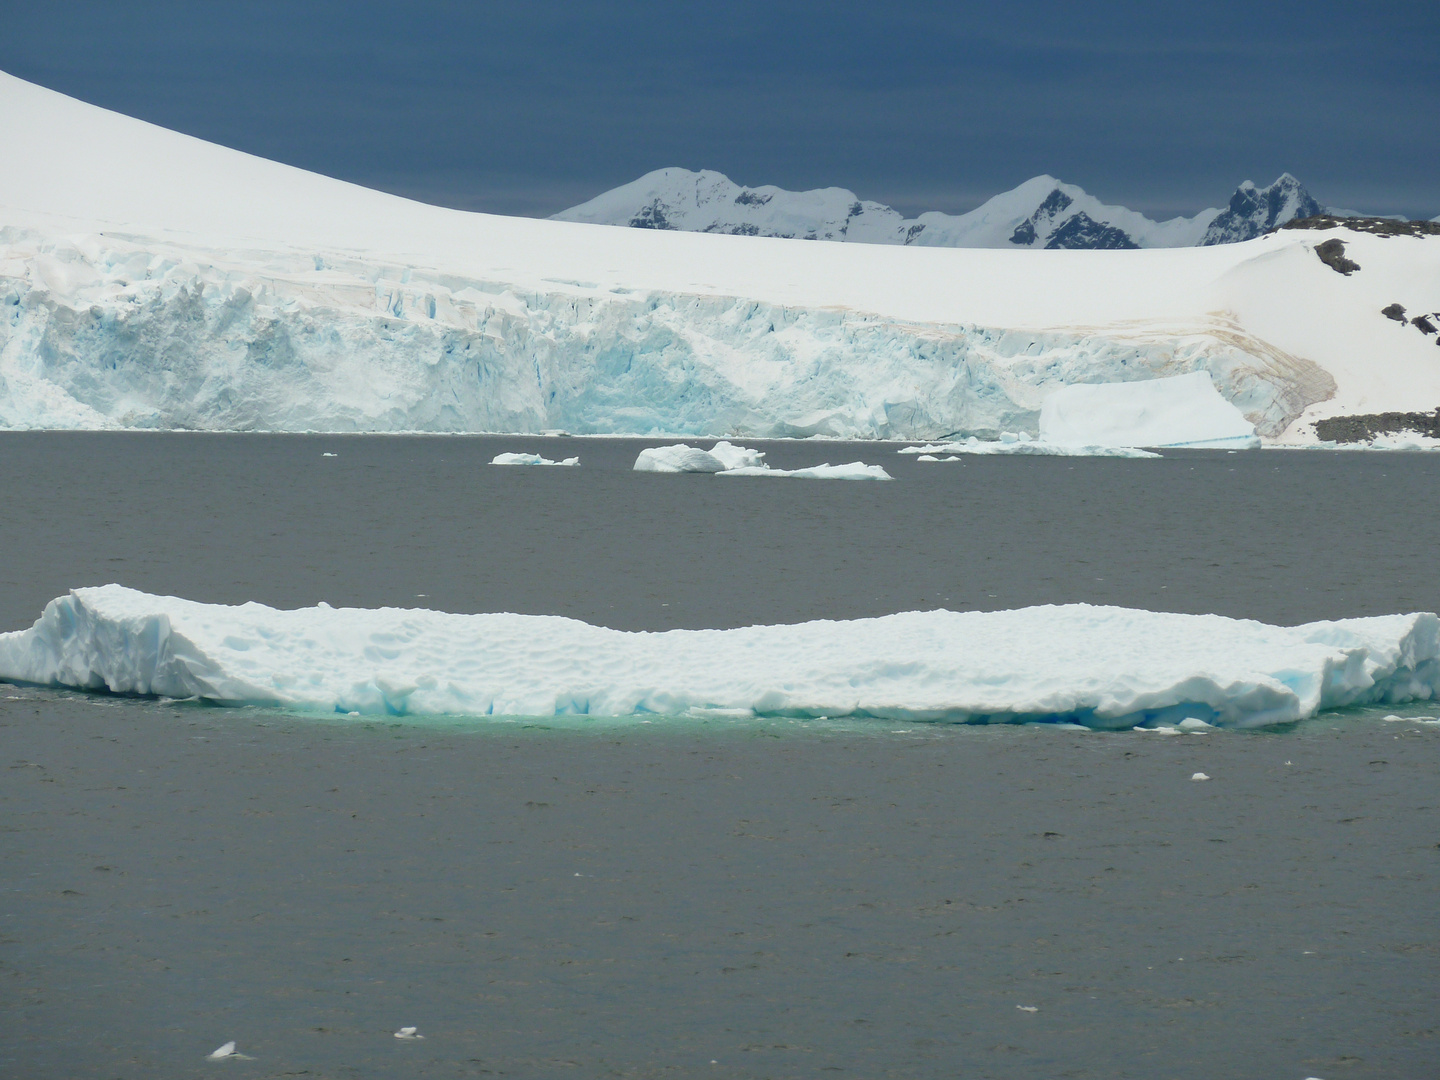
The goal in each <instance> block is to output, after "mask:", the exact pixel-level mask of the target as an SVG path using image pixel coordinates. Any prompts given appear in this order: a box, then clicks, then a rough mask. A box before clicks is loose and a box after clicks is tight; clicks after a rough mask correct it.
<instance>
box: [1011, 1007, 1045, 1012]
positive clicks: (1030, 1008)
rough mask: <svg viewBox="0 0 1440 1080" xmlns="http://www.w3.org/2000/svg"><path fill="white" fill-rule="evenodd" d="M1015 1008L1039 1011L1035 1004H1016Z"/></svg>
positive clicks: (1022, 1010)
mask: <svg viewBox="0 0 1440 1080" xmlns="http://www.w3.org/2000/svg"><path fill="white" fill-rule="evenodd" d="M1015 1008H1017V1009H1019V1010H1020V1011H1021V1012H1039V1011H1040V1010H1039V1009H1038V1008H1037V1007H1036V1006H1034V1005H1016V1006H1015Z"/></svg>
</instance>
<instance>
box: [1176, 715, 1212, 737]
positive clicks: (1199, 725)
mask: <svg viewBox="0 0 1440 1080" xmlns="http://www.w3.org/2000/svg"><path fill="white" fill-rule="evenodd" d="M1180 730H1181V731H1188V732H1190V733H1191V734H1194V735H1203V734H1204V733H1205V732H1207V731H1214V730H1215V725H1213V724H1207V723H1206V722H1205V721H1204V720H1201V719H1200V718H1199V717H1197V716H1187V717H1186V718H1185V719H1184V720H1181V721H1180Z"/></svg>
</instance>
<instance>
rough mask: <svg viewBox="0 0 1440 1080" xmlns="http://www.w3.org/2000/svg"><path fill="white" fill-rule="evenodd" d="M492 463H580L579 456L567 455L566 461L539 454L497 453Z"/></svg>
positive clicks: (491, 460)
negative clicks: (554, 459) (552, 459)
mask: <svg viewBox="0 0 1440 1080" xmlns="http://www.w3.org/2000/svg"><path fill="white" fill-rule="evenodd" d="M490 464H491V465H572V466H573V465H579V464H580V459H579V458H578V457H567V458H566V459H565V460H564V461H551V460H550V459H549V458H545V457H541V456H540V455H539V454H496V455H495V456H494V457H493V458H491V459H490Z"/></svg>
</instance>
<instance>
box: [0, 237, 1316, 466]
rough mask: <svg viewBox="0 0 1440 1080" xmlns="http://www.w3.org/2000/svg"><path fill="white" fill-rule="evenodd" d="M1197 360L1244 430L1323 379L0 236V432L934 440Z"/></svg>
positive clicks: (608, 294)
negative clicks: (552, 432) (1060, 392)
mask: <svg viewBox="0 0 1440 1080" xmlns="http://www.w3.org/2000/svg"><path fill="white" fill-rule="evenodd" d="M1201 370H1203V371H1208V372H1209V373H1210V374H1211V376H1212V378H1213V379H1214V382H1215V385H1216V386H1217V387H1218V388H1219V389H1220V391H1221V392H1222V393H1223V394H1224V395H1225V396H1226V397H1227V398H1228V399H1230V400H1231V401H1233V402H1235V404H1236V405H1237V406H1238V407H1239V408H1240V409H1241V410H1242V411H1243V412H1245V414H1246V415H1247V416H1249V417H1250V418H1251V419H1252V421H1253V422H1254V423H1256V425H1257V427H1258V428H1259V429H1260V430H1261V432H1262V433H1273V432H1278V431H1279V430H1281V429H1283V428H1284V426H1285V425H1286V424H1288V423H1289V422H1290V420H1292V419H1293V418H1294V417H1295V416H1297V415H1298V414H1299V412H1300V411H1301V410H1302V409H1303V408H1304V407H1305V406H1306V405H1308V404H1310V403H1312V402H1314V401H1318V400H1322V399H1323V398H1324V397H1326V396H1327V395H1328V394H1329V393H1331V392H1332V391H1333V383H1332V382H1330V381H1328V376H1326V375H1325V373H1324V372H1323V371H1322V370H1321V369H1319V368H1318V367H1316V366H1315V365H1314V364H1309V363H1307V362H1305V361H1301V360H1297V359H1295V358H1293V357H1290V356H1287V355H1285V354H1284V353H1282V352H1279V351H1278V350H1275V349H1273V348H1271V347H1269V346H1267V345H1266V344H1264V343H1263V342H1261V341H1258V340H1257V339H1254V338H1252V337H1250V336H1249V335H1247V334H1245V333H1244V332H1243V331H1242V330H1241V329H1240V328H1238V327H1237V326H1234V325H1231V324H1229V323H1226V322H1225V321H1224V320H1223V319H1220V318H1219V317H1215V318H1212V319H1210V320H1208V321H1207V320H1199V321H1195V322H1193V323H1190V324H1186V325H1169V326H1165V327H1149V328H1146V327H1143V326H1141V327H1136V326H1127V327H1120V328H1115V329H1111V330H1104V329H1083V330H1076V331H1066V330H1050V331H1017V330H1005V329H998V328H989V327H984V326H974V325H953V324H941V323H913V322H906V321H901V320H897V319H894V318H887V317H883V316H879V315H873V314H867V313H864V312H857V311H853V310H846V309H839V308H806V307H795V306H788V305H780V304H774V303H765V302H761V301H756V300H750V299H739V298H735V297H725V296H696V295H688V294H683V293H675V292H667V291H650V292H644V293H640V292H630V291H628V290H613V291H612V290H600V289H594V288H586V287H583V286H577V285H574V284H571V285H566V286H556V287H555V289H554V291H536V290H523V289H520V288H518V287H516V286H514V285H512V284H509V283H506V282H504V281H485V280H474V279H469V278H465V277H460V276H455V275H449V274H440V273H434V272H430V273H424V272H420V271H416V270H410V269H405V268H402V267H397V266H395V265H393V264H390V265H385V264H382V263H379V262H372V261H368V260H365V259H358V258H357V259H349V260H346V259H338V258H335V257H329V258H327V257H316V256H308V255H307V256H300V255H297V254H288V255H287V254H283V253H277V252H267V253H264V255H263V258H261V257H256V256H253V255H244V256H232V255H227V254H224V253H217V252H213V251H205V250H199V249H195V248H190V247H184V246H180V245H176V244H174V243H168V244H167V243H160V242H158V241H147V242H144V243H140V242H136V241H126V240H120V239H114V238H110V237H99V236H90V237H79V238H74V237H72V238H68V239H54V238H51V237H49V236H47V235H43V234H35V233H27V232H25V231H23V230H18V229H14V228H12V229H8V230H0V426H4V427H9V428H70V427H85V428H93V427H136V428H196V429H204V430H274V431H303V430H326V431H509V432H538V431H543V430H545V429H548V428H565V429H567V430H570V431H574V432H577V433H625V434H650V433H656V432H666V433H675V434H692V435H726V434H742V435H749V436H754V437H766V436H805V435H815V434H820V435H830V436H841V437H857V438H907V439H908V438H934V437H939V436H944V435H950V434H955V433H959V434H962V435H963V434H979V435H982V436H986V435H991V436H993V435H994V434H996V433H998V432H1000V431H1007V430H1008V431H1029V432H1032V433H1033V432H1035V431H1036V430H1037V422H1038V416H1039V409H1040V404H1041V401H1042V400H1043V399H1044V397H1045V395H1046V394H1047V393H1049V392H1050V391H1051V390H1053V389H1054V388H1056V387H1058V386H1060V385H1063V384H1065V383H1069V382H1076V381H1083V382H1099V381H1113V380H1133V379H1137V378H1142V379H1143V378H1153V377H1160V376H1165V375H1174V374H1184V373H1186V372H1190V371H1201Z"/></svg>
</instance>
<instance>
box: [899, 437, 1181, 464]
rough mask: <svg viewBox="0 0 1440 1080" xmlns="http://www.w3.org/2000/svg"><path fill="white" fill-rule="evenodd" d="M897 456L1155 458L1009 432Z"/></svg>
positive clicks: (1126, 448) (930, 458) (909, 448)
mask: <svg viewBox="0 0 1440 1080" xmlns="http://www.w3.org/2000/svg"><path fill="white" fill-rule="evenodd" d="M899 453H902V454H918V455H919V457H917V458H916V459H915V460H916V461H959V460H960V458H959V455H961V454H982V455H984V454H1002V455H1019V456H1028V455H1032V454H1033V455H1036V456H1039V457H1109V458H1158V457H1159V456H1160V455H1159V454H1152V453H1151V452H1150V451H1148V450H1139V449H1136V448H1135V447H1133V446H1093V445H1076V446H1068V445H1062V444H1060V443H1053V442H1045V441H1044V440H1041V439H1033V438H1031V437H1030V433H1029V432H1026V431H1020V432H1013V431H1003V432H1001V433H1000V438H999V439H986V440H982V439H977V438H976V437H975V436H974V435H971V436H970V437H969V438H968V439H965V440H963V441H955V442H944V443H926V444H925V445H924V446H903V447H901V448H900V450H899ZM936 454H948V455H950V456H949V457H945V458H939V457H936V456H935V455H936Z"/></svg>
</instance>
